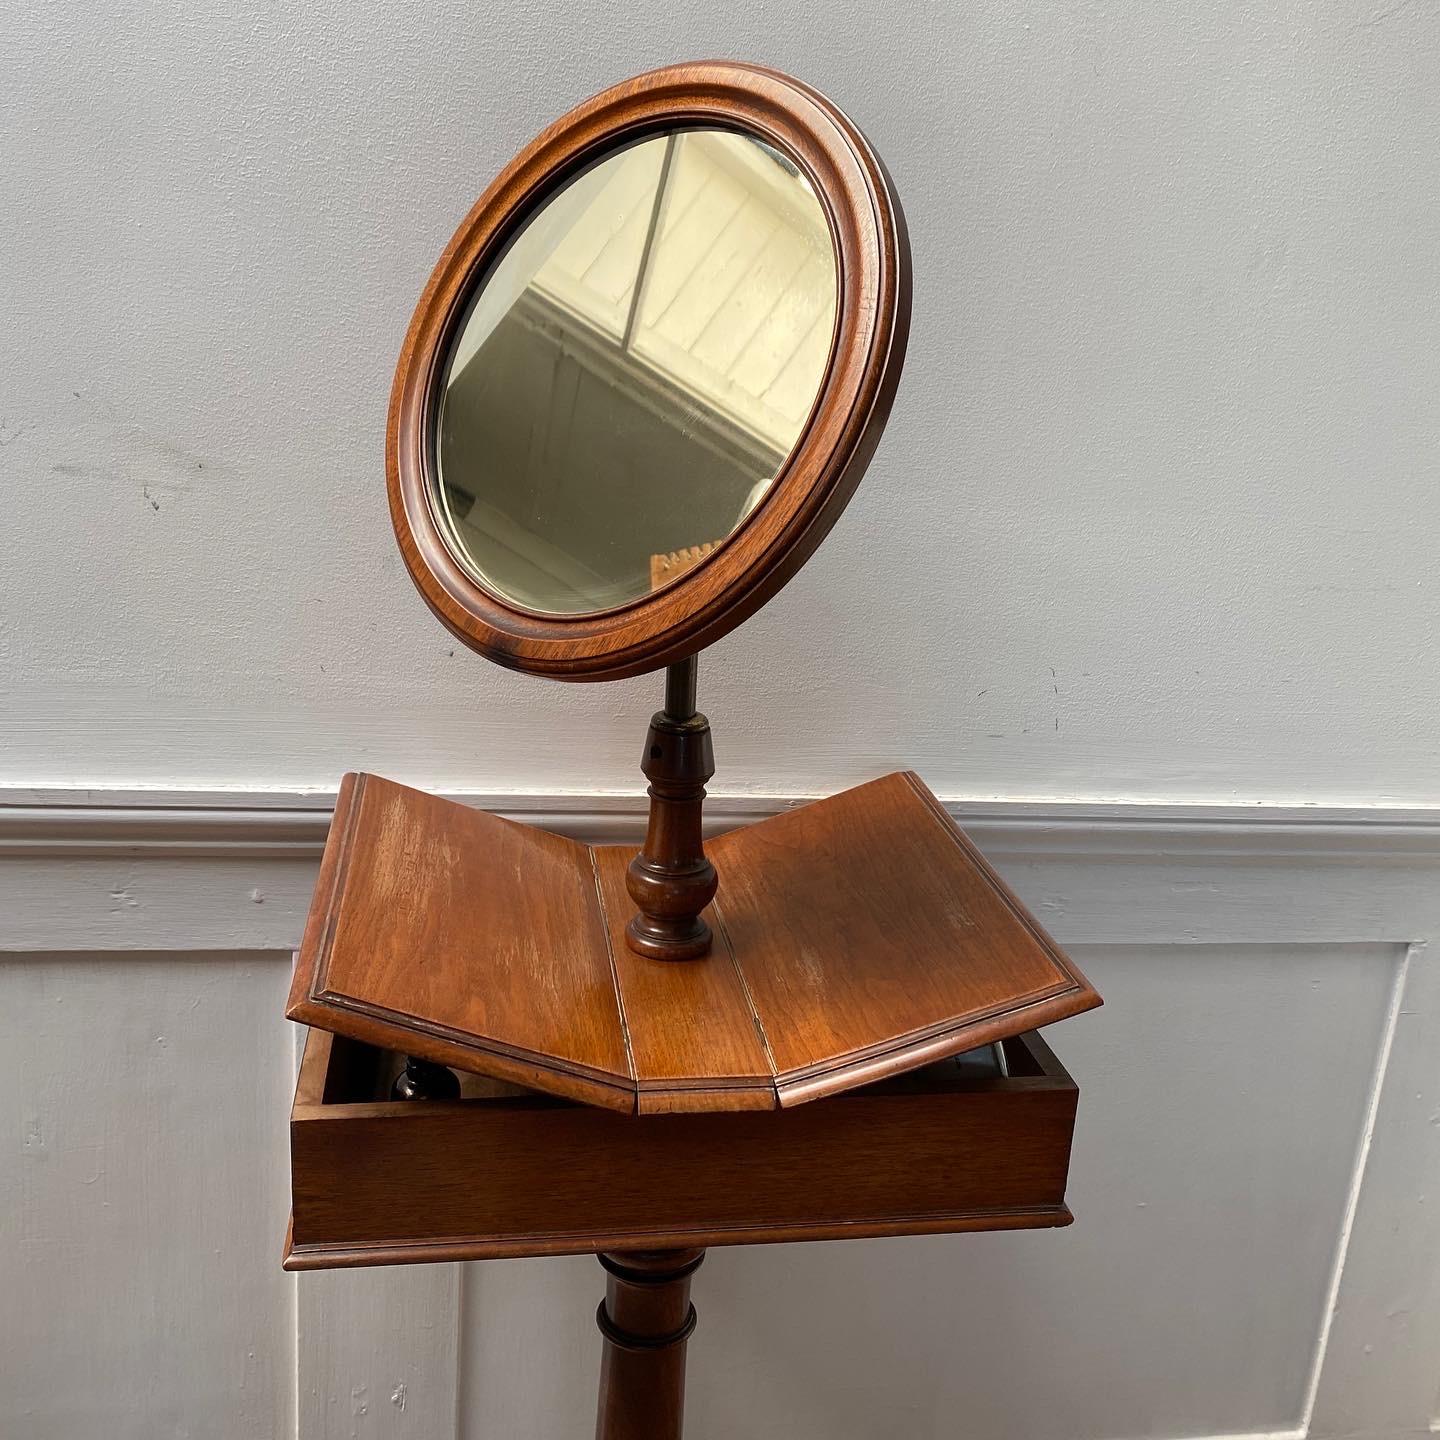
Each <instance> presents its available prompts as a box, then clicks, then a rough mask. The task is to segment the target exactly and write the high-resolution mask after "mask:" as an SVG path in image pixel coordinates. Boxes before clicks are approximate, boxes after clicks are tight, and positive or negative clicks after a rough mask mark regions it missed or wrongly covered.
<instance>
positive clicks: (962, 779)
mask: <svg viewBox="0 0 1440 1440" xmlns="http://www.w3.org/2000/svg"><path fill="white" fill-rule="evenodd" d="M710 54H722V55H737V56H745V57H753V58H756V59H760V60H764V61H768V62H771V63H773V64H777V65H780V66H782V67H786V68H790V69H793V70H795V71H796V72H798V73H800V74H802V75H803V76H805V77H806V78H807V79H809V80H811V81H813V82H815V83H817V84H818V85H820V86H821V87H823V88H824V89H825V90H827V91H829V92H830V93H832V94H833V95H834V96H835V97H836V98H837V99H838V100H840V101H841V102H842V103H843V104H844V105H845V106H846V107H847V108H849V109H850V110H851V111H852V112H853V113H854V114H855V116H856V117H857V118H858V119H859V120H860V121H861V122H862V123H863V125H864V126H865V127H866V129H867V130H868V132H869V133H870V134H871V136H872V138H873V139H874V141H875V143H876V144H877V146H878V147H879V149H880V150H881V151H882V153H883V154H884V155H885V157H886V159H887V161H888V162H889V164H890V166H891V168H892V169H893V171H894V173H895V177H896V180H897V183H898V185H899V189H900V193H901V195H902V197H903V199H904V203H905V205H906V208H907V211H908V213H909V217H910V221H911V227H912V231H913V234H914V242H915V243H914V248H915V267H916V314H915V333H914V339H913V342H912V346H911V354H910V361H909V366H908V371H907V376H906V380H905V383H904V384H903V386H902V389H901V393H900V399H899V403H898V405H897V408H896V412H895V415H894V419H893V421H892V423H891V426H890V431H889V434H888V436H887V438H886V441H885V444H884V446H883V448H882V450H881V452H880V455H879V457H878V459H877V460H876V463H875V465H874V466H873V468H872V471H871V474H870V476H869V477H868V479H867V480H866V482H865V484H864V486H862V488H861V490H860V492H859V494H858V496H857V498H856V501H855V503H854V504H853V506H852V507H851V509H850V511H849V513H848V514H847V516H846V517H845V519H844V520H843V521H842V523H841V524H840V526H839V528H838V530H837V531H836V532H835V534H834V535H833V536H832V537H831V538H830V540H829V541H828V542H827V544H826V545H825V547H824V548H823V549H822V550H821V551H820V553H819V554H818V555H817V557H816V558H815V560H814V561H812V563H811V564H810V565H809V567H808V568H807V569H806V570H805V572H804V573H803V574H802V575H801V577H800V578H799V579H798V580H797V581H796V582H795V583H794V584H793V585H792V586H791V587H790V588H789V589H788V590H787V591H786V592H785V593H784V595H783V596H782V597H781V598H780V599H778V600H777V601H776V602H775V603H773V604H772V605H771V606H770V607H769V609H768V610H767V611H766V612H764V613H763V614H762V615H761V616H760V617H758V618H757V619H756V620H754V621H752V622H751V623H750V624H749V625H748V626H746V627H745V628H744V629H743V630H742V631H740V632H738V633H737V634H736V635H734V636H733V637H731V638H730V639H728V640H727V641H726V642H724V643H723V644H721V645H720V646H718V647H716V649H715V651H714V653H713V654H712V655H711V656H710V657H709V658H708V660H707V662H706V667H705V676H704V691H703V693H704V697H705V703H706V706H707V708H708V709H709V711H710V713H711V715H712V718H713V719H714V720H715V722H716V725H717V750H718V752H719V757H720V762H721V767H722V768H721V771H720V776H719V780H718V784H719V786H720V787H723V788H726V789H730V790H741V789H745V788H747V787H748V788H756V789H759V790H763V791H775V792H790V791H799V792H818V791H826V790H830V789H833V788H836V787H838V786H840V785H842V784H844V783H847V782H850V781H853V780H858V779H861V778H866V777H869V776H871V775H873V774H875V773H878V772H879V771H881V770H883V769H886V768H889V767H892V766H895V765H899V764H906V765H913V766H915V767H916V768H917V769H919V770H920V772H921V773H922V774H923V775H924V776H925V778H926V779H927V780H928V781H929V783H930V784H931V786H932V787H934V788H936V789H937V790H939V791H940V792H942V793H945V794H956V795H971V796H992V795H1003V796H1055V797H1071V796H1093V797H1108V796H1129V797H1163V798H1184V797H1192V798H1202V799H1204V798H1209V799H1222V800H1229V799H1236V800H1241V801H1250V800H1256V799H1270V800H1286V801H1289V800H1298V801H1312V800H1334V801H1342V802H1356V803H1363V802H1368V801H1374V800H1384V801H1387V802H1398V803H1412V802H1434V801H1437V800H1440V750H1437V747H1436V746H1435V745H1434V743H1433V733H1434V725H1433V716H1434V714H1435V713H1436V710H1437V708H1440V674H1437V667H1436V665H1435V664H1434V660H1433V649H1434V641H1435V624H1436V619H1437V613H1440V590H1437V586H1436V582H1435V576H1434V570H1433V564H1432V555H1431V548H1432V547H1431V546H1430V545H1428V544H1427V543H1426V539H1427V537H1429V536H1432V535H1433V534H1434V533H1435V532H1436V526H1437V523H1440V484H1437V471H1440V364H1437V360H1436V355H1437V350H1440V266H1437V265H1436V263H1435V257H1436V254H1437V252H1440V83H1437V76H1440V13H1437V10H1436V8H1435V6H1434V5H1433V4H1431V3H1428V0H1417V3H1412V4H1405V3H1400V4H1396V3H1394V0H1366V3H1357V4H1349V3H1345V4H1342V3H1336V0H1316V3H1308V4H1294V3H1291V4H1283V5H1280V6H1260V7H1256V6H1253V5H1250V4H1245V3H1241V0H1208V3H1200V4H1195V5H1183V6H1176V5H1151V6H1137V5H1135V4H1133V3H1129V0H1086V3H1082V4H1076V5H1066V6H1056V5H1046V4H1034V3H1019V4H1016V3H1011V0H978V3H975V4H966V5H948V4H923V5H922V4H912V5H903V4H902V5H884V6H877V5H875V4H873V3H868V0H827V3H825V4H823V5H820V4H807V5H791V6H784V5H761V6H756V5H714V4H708V3H699V0H630V3H626V4H623V5H621V4H611V5H606V4H600V3H596V0H579V3H573V4H567V5H564V6H555V5H535V4H530V3H520V0H496V3H493V4H486V5H475V4H473V3H469V0H467V3H463V4H462V3H456V0H434V3H431V4H426V5H405V4H397V3H393V0H363V3H357V0H318V3H317V0H307V3H302V4H295V5H279V4H267V5H260V6H253V5H242V6H235V5H232V4H222V3H219V0H191V3H187V4H184V5H180V4H163V3H153V4H139V3H128V4H127V3H121V0H106V3H102V4H98V5H83V6H82V5H57V4H48V3H42V0H19V3H18V4H12V5H10V6H9V7H7V10H6V17H5V25H4V34H3V37H0V194H3V196H4V203H3V205H0V297H3V298H0V399H3V404H0V497H3V507H4V517H5V526H4V537H5V563H4V564H3V565H0V615H3V617H4V623H3V628H0V647H3V654H0V662H3V666H0V673H3V675H4V677H5V678H4V681H3V696H0V703H3V709H0V734H3V735H4V744H3V747H0V778H5V779H9V780H14V781H23V782H33V781H46V782H53V783H59V784H71V783H82V784H86V783H129V782H144V783H161V784H174V783H198V784H212V785H232V784H248V785H261V786H268V785H290V786H298V785H305V786H309V785H315V786H330V785H333V784H334V782H335V779H336V777H337V775H338V774H339V773H340V772H341V771H342V770H344V769H346V768H348V767H353V766H364V767H369V768H373V769H377V770H380V771H383V772H385V773H388V774H392V775H394V776H396V777H397V778H400V779H405V780H409V781H414V782H417V783H422V784H438V785H447V786H461V787H476V788H480V789H491V790H494V789H506V788H516V789H521V790H524V789H532V788H549V787H555V788H559V789H585V788H591V787H602V788H612V789H613V788H625V789H629V788H633V787H634V786H635V785H636V782H637V779H638V777H637V775H636V773H635V766H636V763H637V762H636V755H637V753H638V745H639V739H640V736H641V733H642V729H643V723H644V720H645V718H646V716H647V715H648V712H649V710H650V709H651V708H652V702H653V700H654V698H655V694H656V682H655V681H654V680H653V679H651V680H648V681H647V680H644V679H642V680H639V681H632V682H629V683H627V684H624V685H621V686H618V687H616V686H606V687H600V688H590V687H563V686H558V685H554V684H550V683H546V682H542V681H537V680H528V679H523V678H517V677H509V676H506V675H504V674H503V673H502V672H500V671H499V670H497V669H494V668H492V667H490V666H488V665H485V664H484V663H482V662H481V661H479V660H478V659H475V658H472V657H470V656H469V655H467V654H466V653H464V652H463V651H462V652H458V653H455V654H453V655H452V654H451V651H452V649H455V646H454V645H453V643H452V642H451V641H450V640H449V639H448V638H447V636H446V635H445V634H444V633H443V632H442V631H441V629H440V628H439V627H438V626H437V625H436V624H435V622H433V621H432V620H431V619H430V617H429V615H428V614H427V612H426V611H425V610H424V608H423V607H422V605H421V604H420V601H419V599H418V598H417V597H416V596H415V595H414V593H413V592H412V591H411V588H410V585H409V582H408V580H407V579H406V578H405V576H404V574H403V572H402V569H401V565H400V562H399V559H398V557H397V555H396V553H395V549H394V545H393V542H392V540H391V539H390V536H389V526H388V521H387V519H386V515H385V507H384V499H383V484H382V474H381V449H382V433H383V424H384V412H385V404H386V398H387V393H388V388H389V384H390V377H391V372H392V367H393V364H394V359H395V355H396V352H397V349H398V346H399V343H400V339H401V336H402V334H403V331H404V328H405V325H406V323H407V321H408V319H409V315H410V309H411V306H412V304H413V302H414V300H415V297H416V294H417V292H418V290H419V287H420V285H421V283H422V281H423V280H424V278H425V276H426V275H427V274H428V272H429V270H430V267H431V265H432V264H433V262H434V260H435V258H436V256H437V254H438V252H439V250H440V248H441V246H442V245H443V244H444V242H445V240H446V239H447V238H448V237H449V235H450V233H451V230H452V229H453V227H454V226H455V224H456V223H457V222H458V220H459V218H460V217H461V216H462V215H463V213H464V212H465V210H466V209H467V207H468V206H469V204H470V203H471V201H472V199H473V198H474V196H475V194H476V193H477V192H478V190H479V189H480V188H481V186H482V185H483V184H484V183H485V182H486V180H488V178H489V177H490V176H491V175H492V174H493V173H494V172H495V170H496V169H497V167H498V166H500V165H501V164H502V163H503V162H504V161H505V160H506V159H507V158H508V157H509V156H510V155H511V154H512V152H513V151H514V150H515V148H516V147H517V146H518V145H519V144H520V143H522V142H523V141H524V140H525V139H526V138H528V137H529V136H530V135H531V134H532V133H533V132H534V131H535V130H536V129H537V128H538V127H540V126H541V125H543V124H544V123H545V122H547V121H548V120H549V119H551V118H552V117H553V116H554V115H555V114H556V113H557V112H559V111H560V110H561V109H563V108H564V107H566V106H568V105H570V104H571V103H573V102H575V101H577V100H579V99H580V98H582V97H583V96H585V95H586V94H588V93H590V92H592V91H594V90H595V89H597V88H599V87H600V86H602V85H604V84H606V83H609V82H610V81H612V80H615V79H617V78H619V77H621V76H623V75H625V74H627V73H630V72H632V71H635V70H637V69H640V68H643V67H646V66H649V65H652V64H657V63H662V62H666V61H672V60H676V59H682V58H686V57H692V56H699V55H710ZM800 723H803V724H804V725H805V726H806V727H807V728H809V727H811V726H813V727H814V728H813V730H812V731H811V733H810V735H809V738H807V740H806V741H805V742H804V743H803V744H802V743H797V742H796V741H795V740H794V739H792V738H791V736H790V734H789V732H790V731H791V729H792V728H793V727H795V726H796V725H797V724H800ZM575 736H581V737H584V739H585V743H584V744H583V745H581V746H575V745H574V744H573V739H574V737H575ZM552 737H553V738H554V739H555V740H557V741H559V740H563V742H564V743H563V744H558V745H552V744H551V743H549V742H550V741H551V739H552Z"/></svg>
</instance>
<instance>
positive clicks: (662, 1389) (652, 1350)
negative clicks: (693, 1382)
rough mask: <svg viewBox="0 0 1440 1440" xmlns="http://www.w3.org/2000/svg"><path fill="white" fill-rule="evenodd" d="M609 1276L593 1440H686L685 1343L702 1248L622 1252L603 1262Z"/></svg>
mask: <svg viewBox="0 0 1440 1440" xmlns="http://www.w3.org/2000/svg"><path fill="white" fill-rule="evenodd" d="M597 1258H598V1259H599V1261H600V1263H601V1264H602V1265H603V1266H604V1267H605V1271H606V1274H607V1276H608V1277H609V1278H608V1280H607V1282H606V1285H605V1299H604V1300H602V1301H601V1302H600V1308H599V1310H597V1311H596V1313H595V1323H596V1324H597V1325H599V1327H600V1333H601V1334H602V1335H603V1336H604V1337H605V1352H604V1356H603V1358H602V1359H601V1362H600V1409H599V1414H598V1416H597V1418H596V1421H595V1440H680V1432H681V1429H682V1427H683V1425H684V1422H685V1342H686V1341H687V1340H688V1339H689V1338H690V1332H691V1331H692V1330H694V1328H695V1307H694V1306H693V1305H692V1304H691V1303H690V1277H691V1276H692V1275H693V1274H694V1273H695V1271H696V1270H698V1269H699V1268H700V1262H701V1261H702V1260H703V1259H704V1258H705V1252H704V1251H703V1250H622V1251H617V1252H615V1253H613V1254H604V1255H600V1256H598V1257H597Z"/></svg>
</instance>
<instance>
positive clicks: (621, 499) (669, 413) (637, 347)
mask: <svg viewBox="0 0 1440 1440" xmlns="http://www.w3.org/2000/svg"><path fill="white" fill-rule="evenodd" d="M836 293H837V292H836V271H835V249H834V244H833V242H832V239H831V235H830V226H829V223H828V221H827V220H826V217H825V212H824V210H823V209H822V208H821V205H820V202H819V201H818V200H817V199H816V196H815V194H814V192H813V190H812V189H811V187H810V184H809V182H808V181H807V179H806V178H805V176H804V175H803V174H802V173H801V171H800V170H798V169H797V167H796V166H795V165H794V164H792V163H791V161H790V160H789V159H788V157H786V156H784V155H782V154H781V153H780V152H779V151H777V150H774V149H772V148H771V147H770V146H768V145H766V144H764V143H762V142H761V141H759V140H756V139H752V138H750V137H748V136H746V135H743V134H740V133H738V132H734V131H728V130H707V129H685V130H675V131H673V132H670V133H664V134H660V135H656V136H653V137H651V138H648V139H645V140H642V141H640V142H638V143H636V144H632V145H630V146H629V147H627V148H625V149H623V150H620V151H617V152H615V153H613V154H611V155H608V156H606V157H605V158H604V159H602V160H601V161H599V162H598V163H596V164H595V165H593V166H592V167H591V168H590V169H588V170H587V171H585V172H584V173H583V174H581V175H580V176H578V177H577V178H576V179H574V180H572V181H571V182H570V183H569V184H567V185H566V186H565V187H564V188H563V189H561V190H559V191H557V192H556V193H555V194H554V195H552V196H551V197H550V198H549V199H548V200H547V202H546V203H545V204H543V205H542V206H541V207H540V208H539V209H538V210H537V211H536V212H535V214H534V215H533V216H532V217H531V218H530V219H529V221H528V222H527V223H526V224H525V226H524V228H523V229H522V230H521V231H520V232H519V233H518V235H517V236H516V238H515V240H514V241H513V242H512V243H511V245H510V247H509V248H508V250H507V251H506V252H505V254H504V256H503V257H502V258H501V259H500V260H499V261H498V262H497V263H496V264H495V265H494V266H493V267H492V268H491V270H490V271H489V273H488V274H487V275H486V276H485V277H484V279H483V281H482V282H481V283H480V285H479V286H478V287H477V291H476V294H475V296H474V298H473V300H472V301H471V303H470V308H469V312H468V314H467V315H466V317H465V319H464V322H463V324H462V325H461V326H460V329H459V332H458V335H457V338H456V340H455V342H454V343H453V345H452V348H451V351H450V354H449V357H448V359H447V361H446V364H445V369H444V372H443V374H442V377H441V387H440V401H439V406H440V408H439V415H438V424H437V426H436V451H437V453H436V457H435V459H436V465H435V468H434V472H433V473H434V474H435V477H436V480H435V484H436V490H437V493H436V494H435V496H434V501H435V508H436V510H437V512H438V514H439V516H440V519H441V522H442V529H443V531H444V532H445V534H446V535H447V537H448V539H449V543H450V545H451V548H452V549H453V551H454V553H455V556H456V558H457V559H458V560H459V561H460V562H461V563H462V564H463V565H465V567H466V568H467V569H468V570H469V571H470V572H471V573H472V574H473V576H474V577H475V578H476V579H477V580H478V581H480V583H481V584H483V585H484V586H485V587H486V588H487V589H488V590H489V591H491V593H492V594H494V595H496V596H498V597H499V598H500V599H502V600H504V601H506V602H507V603H509V604H512V605H518V606H521V607H523V608H525V609H528V610H533V611H538V612H540V613H542V614H546V615H576V614H584V613H586V612H591V611H597V610H609V609H613V608H615V607H616V606H619V605H625V604H627V603H629V602H631V601H634V600H638V599H641V598H642V597H644V596H646V595H648V594H650V593H651V592H652V591H653V590H656V589H658V588H660V587H661V586H663V585H666V584H668V583H669V582H670V581H672V580H674V579H677V578H678V577H679V576H680V575H681V574H683V573H684V572H685V571H686V570H687V569H689V568H690V567H691V566H693V565H695V564H697V563H698V562H699V561H700V560H701V559H703V558H704V556H705V555H706V554H708V553H709V552H710V551H711V550H712V549H714V548H715V546H716V545H718V544H719V543H720V542H721V541H723V540H724V539H726V537H727V536H729V535H730V534H731V532H732V531H734V529H735V528H736V526H738V525H739V524H740V523H741V521H742V520H744V519H745V517H746V516H747V515H749V514H750V513H751V511H752V510H754V508H755V507H756V506H757V505H758V504H759V503H760V501H761V500H762V499H763V498H764V495H765V492H766V490H767V489H768V488H769V486H770V484H771V482H772V481H773V480H774V479H775V477H776V475H777V473H778V472H779V470H780V469H781V467H782V466H783V464H784V462H785V459H786V457H787V455H788V454H789V452H790V450H791V449H792V448H793V447H794V445H795V442H796V441H797V439H798V438H799V436H800V432H801V430H802V429H803V428H804V426H805V424H806V421H807V420H808V419H809V416H810V411H811V408H812V406H813V405H814V402H815V399H816V396H817V395H818V393H819V391H820V388H821V385H822V383H823V381H824V378H825V374H826V369H827V366H828V364H829V359H830V350H831V343H832V335H833V330H834V324H835V308H836Z"/></svg>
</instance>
